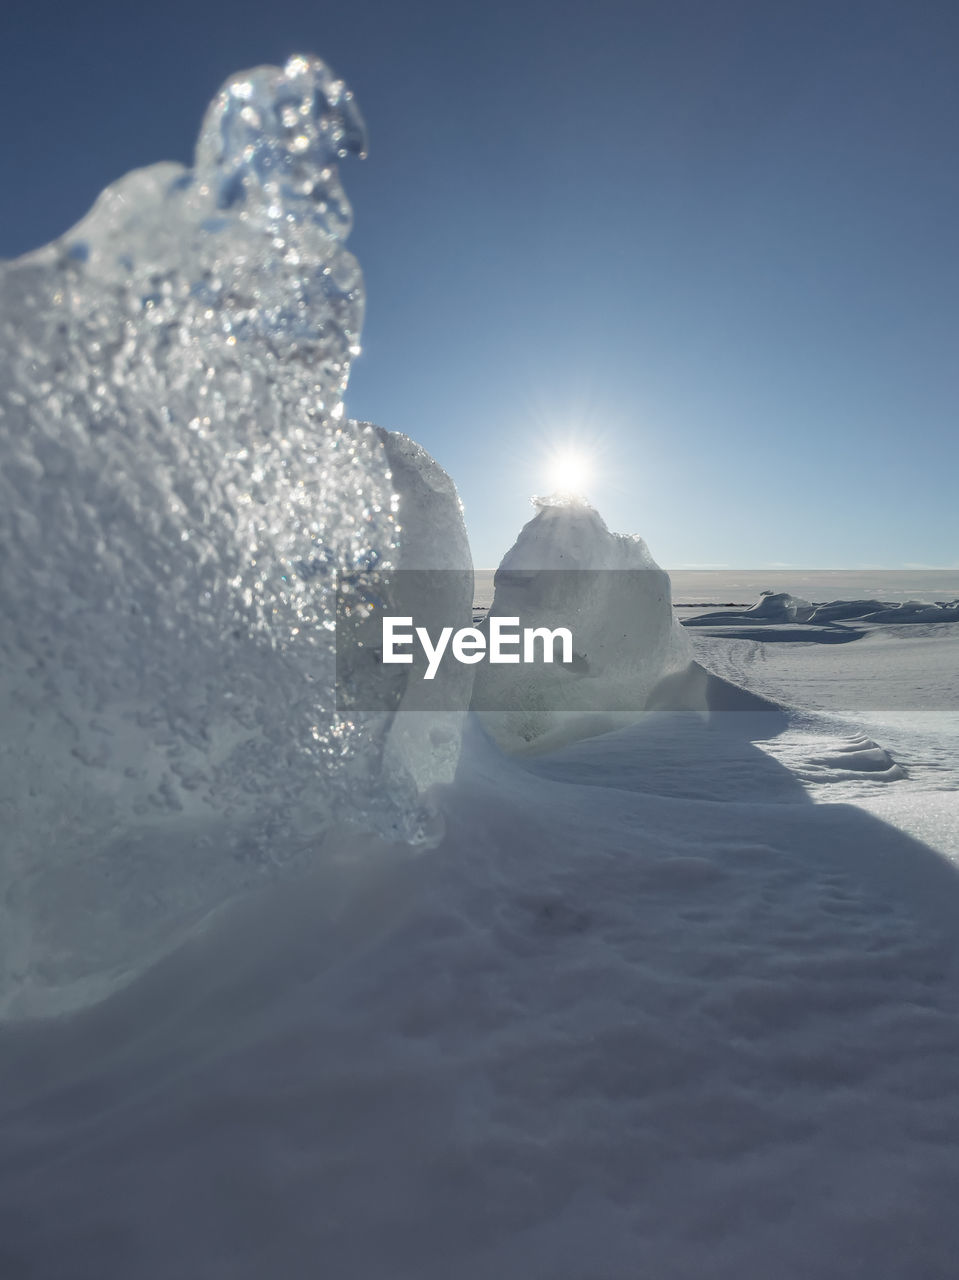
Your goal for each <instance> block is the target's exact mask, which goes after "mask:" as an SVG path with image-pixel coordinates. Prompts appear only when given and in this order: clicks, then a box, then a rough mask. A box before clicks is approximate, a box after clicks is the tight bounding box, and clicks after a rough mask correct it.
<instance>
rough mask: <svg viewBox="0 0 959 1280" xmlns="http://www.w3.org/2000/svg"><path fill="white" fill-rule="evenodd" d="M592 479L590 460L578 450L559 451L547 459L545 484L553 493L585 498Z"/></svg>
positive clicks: (592, 471)
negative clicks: (546, 483)
mask: <svg viewBox="0 0 959 1280" xmlns="http://www.w3.org/2000/svg"><path fill="white" fill-rule="evenodd" d="M593 477H594V467H593V463H592V459H591V458H589V457H588V456H587V455H586V454H585V453H583V452H582V451H581V450H579V449H560V450H557V451H556V452H555V453H553V454H552V455H551V457H550V459H549V465H548V469H547V482H548V484H549V487H550V490H551V491H552V492H554V493H572V494H576V495H577V496H579V497H582V496H585V493H586V490H587V489H588V488H589V486H590V485H591V484H592V482H593Z"/></svg>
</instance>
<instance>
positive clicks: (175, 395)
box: [0, 57, 468, 1007]
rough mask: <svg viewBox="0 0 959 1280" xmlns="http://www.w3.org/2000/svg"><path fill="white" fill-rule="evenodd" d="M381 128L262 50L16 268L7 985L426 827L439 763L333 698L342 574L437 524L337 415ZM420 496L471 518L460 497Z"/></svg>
mask: <svg viewBox="0 0 959 1280" xmlns="http://www.w3.org/2000/svg"><path fill="white" fill-rule="evenodd" d="M363 147H364V127H363V122H362V119H361V116H360V114H359V111H358V109H357V106H356V103H355V101H354V99H353V95H352V94H351V93H350V91H349V90H348V89H347V87H346V86H345V84H344V83H343V82H342V81H341V80H339V79H337V78H335V76H334V75H333V74H332V73H331V72H330V71H329V69H328V68H327V67H326V66H325V65H324V64H323V63H322V62H320V61H319V60H317V59H315V58H310V57H295V58H291V59H290V60H289V61H288V62H287V64H286V65H285V67H284V68H282V69H278V68H273V67H261V68H258V69H256V70H254V71H251V72H248V73H245V74H241V75H237V76H234V77H233V78H232V79H231V80H229V81H228V82H227V84H226V85H225V86H224V87H223V89H222V90H221V91H220V93H219V94H218V95H217V97H216V98H215V100H214V101H213V103H212V104H211V106H210V108H209V110H208V112H207V115H206V118H205V120H204V122H203V126H202V130H201V133H200V137H199V141H198V144H197V149H196V157H195V163H194V166H193V168H192V169H187V168H184V167H182V166H180V165H175V164H158V165H154V166H152V167H151V168H148V169H143V170H139V171H137V172H134V173H131V174H128V175H127V176H126V177H125V178H122V179H121V180H120V181H119V182H117V183H116V184H115V185H113V186H111V187H110V188H109V189H108V190H106V191H105V192H104V193H103V194H102V195H101V196H100V198H99V200H98V201H97V203H96V205H95V206H94V208H93V209H92V211H91V212H90V213H89V215H88V216H87V217H86V218H85V219H84V220H83V221H82V222H81V223H80V224H79V225H78V226H77V227H76V228H74V229H73V230H72V231H71V232H69V233H68V234H67V235H65V236H64V237H63V238H62V239H60V240H58V241H57V242H55V243H53V244H52V245H49V246H47V247H46V248H44V249H41V250H39V251H37V252H35V253H32V254H29V255H27V256H26V257H24V258H21V259H19V260H17V261H14V262H12V263H9V264H6V265H5V266H3V267H2V268H0V545H2V548H3V558H2V560H0V593H2V599H3V614H2V617H0V657H2V674H0V726H2V729H0V776H2V779H3V781H2V788H3V789H2V791H0V818H2V821H3V826H4V831H5V841H4V854H3V860H2V863H0V902H3V904H4V906H3V908H2V918H0V1004H2V1002H3V1001H4V1000H5V999H7V998H9V996H10V993H11V992H12V991H14V990H17V989H19V990H20V991H21V992H22V993H24V992H25V993H30V992H33V993H37V992H39V991H44V990H45V991H49V992H56V991H59V992H60V995H59V996H54V995H51V996H50V1000H51V1001H53V1002H54V1003H55V1002H56V1000H62V1002H64V1003H71V1002H76V1001H78V1000H82V999H85V998H87V997H88V995H89V994H90V991H92V990H94V989H99V986H98V984H99V983H100V979H102V978H103V975H117V974H120V973H123V972H126V971H127V970H128V969H129V968H130V967H131V966H135V965H136V964H138V963H141V962H142V961H144V960H145V959H146V958H148V957H149V955H150V953H151V950H155V949H156V948H157V947H162V946H163V945H164V944H165V942H166V941H167V939H168V938H169V936H170V933H171V930H175V929H176V928H180V927H181V926H182V925H183V924H184V922H189V921H190V920H192V919H195V918H197V917H198V916H200V915H202V914H203V913H205V912H206V911H207V910H208V909H209V908H210V907H211V906H212V905H214V904H217V903H219V902H221V901H223V900H224V898H225V897H227V896H228V895H229V894H230V893H231V892H233V891H234V890H236V889H237V888H238V887H240V886H243V885H245V884H248V883H256V882H258V881H259V880H260V879H262V878H263V876H264V875H272V874H274V873H275V872H276V870H277V868H278V866H280V865H281V864H283V863H286V862H295V861H297V860H301V861H303V860H306V861H308V860H309V859H310V858H312V857H314V856H315V848H316V839H317V837H318V835H319V834H321V833H322V832H323V831H324V830H327V829H328V828H329V825H330V824H331V823H333V822H336V821H339V820H340V819H341V818H355V817H356V816H357V815H359V816H360V817H361V818H362V819H363V820H364V821H365V822H367V823H369V824H370V825H372V826H375V827H377V828H378V829H379V830H381V831H386V832H387V833H389V834H392V835H396V836H398V837H400V838H403V839H407V840H413V841H415V840H417V839H419V838H421V837H422V836H423V834H424V831H425V830H426V829H428V828H429V827H430V822H431V819H430V817H429V814H428V813H427V814H426V815H425V816H424V813H423V811H422V807H421V804H420V792H421V790H422V788H423V787H424V786H426V785H428V783H429V782H430V781H431V780H432V779H433V776H434V775H433V771H432V765H431V762H430V760H426V761H425V762H424V761H423V760H415V761H412V762H409V761H404V760H403V758H402V753H400V752H398V751H397V750H396V748H395V745H394V747H393V748H390V747H389V744H388V741H387V739H388V729H389V726H390V723H391V720H392V717H390V716H379V717H372V716H366V717H353V718H349V717H347V716H344V715H338V714H336V712H335V709H334V702H333V680H334V657H335V655H334V644H333V626H334V622H333V619H334V603H335V599H334V583H335V579H336V578H337V576H338V579H339V583H340V585H341V588H344V589H345V590H347V591H348V590H349V583H350V581H351V579H352V575H354V574H357V573H360V572H365V571H369V570H371V569H384V570H388V569H389V568H390V567H391V566H392V565H394V564H395V563H396V562H397V558H398V557H399V556H400V555H401V553H402V544H403V539H404V536H406V537H407V538H411V537H413V536H414V534H415V530H416V525H417V521H418V520H419V519H420V518H421V517H420V513H419V511H418V508H417V504H416V502H414V501H410V502H409V503H408V504H407V508H408V509H407V508H404V505H403V492H402V489H403V486H400V485H398V484H396V483H394V480H393V478H392V476H391V471H390V458H391V453H392V454H394V455H395V449H393V448H392V447H391V446H390V445H389V443H388V442H385V441H384V438H383V437H382V436H381V435H380V434H378V433H377V431H376V430H375V429H373V428H371V427H370V426H369V425H366V424H360V423H354V422H351V421H349V420H347V419H346V418H345V416H344V414H343V403H342V395H343V392H344V389H345V387H346V383H347V377H348V373H349V368H350V361H351V359H352V357H353V356H354V355H355V354H356V353H357V352H358V350H359V345H358V344H359V335H360V326H361V322H362V317H363V305H364V294H363V283H362V276H361V273H360V269H359V266H358V264H357V262H356V260H355V258H354V257H353V256H352V255H351V254H350V253H349V252H348V251H347V250H346V249H345V248H344V243H343V242H344V240H345V239H346V237H347V235H348V233H349V230H350V225H351V210H350V205H349V202H348V200H347V198H346V195H345V194H344V191H343V188H342V186H341V184H340V179H339V176H338V172H337V161H338V160H340V159H342V158H344V157H346V156H348V155H350V154H361V153H362V151H363ZM430 464H431V460H428V459H426V458H424V457H420V456H417V457H416V458H414V457H413V456H412V455H410V456H409V457H408V459H407V465H406V468H405V472H404V474H405V475H406V482H405V487H406V490H407V491H408V492H409V491H410V490H411V486H412V483H413V482H412V479H411V477H412V476H414V475H415V474H416V473H417V470H418V469H419V471H421V472H423V473H424V474H426V473H429V474H432V475H434V476H435V472H436V471H437V470H438V469H436V468H435V466H434V467H432V470H431V465H430ZM447 483H448V482H447ZM441 487H442V486H441ZM430 520H431V521H433V522H434V523H435V528H434V532H435V535H436V537H437V538H438V539H445V540H446V541H447V542H451V541H453V540H455V539H456V538H457V537H459V538H463V537H464V535H463V533H462V517H461V514H460V509H459V505H458V502H457V501H456V499H455V494H451V493H450V492H444V493H442V494H439V495H438V496H437V499H436V502H435V503H434V506H433V509H432V510H431V511H430ZM404 531H405V534H404ZM416 536H418V537H419V538H420V540H422V538H423V537H425V536H426V535H425V534H423V533H422V532H421V533H420V534H419V535H416ZM466 591H467V597H468V587H467V588H466ZM357 607H358V608H362V600H359V599H358V601H357ZM467 607H468V602H467ZM400 693H401V691H400ZM398 698H399V694H398ZM455 753H456V744H455V742H450V741H446V742H445V745H444V747H443V750H442V752H440V753H439V756H438V769H439V773H438V776H440V777H445V776H448V773H449V770H450V761H451V760H452V759H454V757H455ZM385 759H386V764H387V767H386V770H385V772H384V760H385ZM408 766H409V767H408ZM97 975H99V977H97ZM30 1000H31V997H29V994H28V995H24V997H23V1000H22V1001H21V1004H24V1007H26V1006H30ZM31 1007H32V1006H31Z"/></svg>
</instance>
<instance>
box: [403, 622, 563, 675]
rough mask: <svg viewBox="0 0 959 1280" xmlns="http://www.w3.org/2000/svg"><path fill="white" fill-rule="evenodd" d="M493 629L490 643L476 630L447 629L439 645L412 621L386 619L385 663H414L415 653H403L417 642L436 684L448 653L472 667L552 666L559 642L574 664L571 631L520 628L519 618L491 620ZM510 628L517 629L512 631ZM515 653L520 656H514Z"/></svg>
mask: <svg viewBox="0 0 959 1280" xmlns="http://www.w3.org/2000/svg"><path fill="white" fill-rule="evenodd" d="M486 621H487V624H488V626H489V643H488V644H487V637H486V635H485V634H484V632H482V631H480V630H478V628H476V627H461V628H460V630H459V631H454V630H453V628H452V627H443V629H442V630H441V631H440V633H439V636H438V638H437V640H436V643H435V644H434V643H433V639H432V637H431V636H430V633H429V631H428V629H427V628H426V627H414V626H413V619H412V618H390V617H385V618H384V619H383V661H384V662H390V663H392V662H406V663H411V662H412V661H413V654H412V653H400V652H399V649H406V648H411V647H412V645H413V641H414V636H415V639H416V640H418V641H419V643H420V646H421V647H422V649H423V652H424V654H425V655H426V661H427V667H426V674H425V675H424V677H423V678H424V680H432V679H433V677H434V676H435V675H436V673H437V671H438V670H439V667H440V663H441V662H442V661H443V656H444V654H445V653H446V651H447V649H449V651H450V652H451V653H452V655H453V657H454V658H455V660H456V661H457V662H462V663H464V664H465V665H467V666H472V664H473V663H475V662H482V661H483V660H484V658H485V659H486V660H487V661H489V662H503V663H518V662H527V663H534V662H552V661H553V654H554V652H555V649H556V642H557V640H558V641H559V643H560V645H561V649H562V657H561V658H560V659H559V660H560V662H572V661H573V635H572V632H571V631H570V630H569V629H568V628H567V627H556V628H555V629H554V630H552V631H551V630H550V629H549V627H524V628H523V630H522V631H520V630H518V628H519V618H493V617H490V618H487V620H486ZM510 628H513V629H512V630H510ZM537 641H540V642H541V643H540V646H539V657H537V652H536V651H537V643H536V642H537ZM513 649H515V650H516V652H515V653H514V652H512V650H513Z"/></svg>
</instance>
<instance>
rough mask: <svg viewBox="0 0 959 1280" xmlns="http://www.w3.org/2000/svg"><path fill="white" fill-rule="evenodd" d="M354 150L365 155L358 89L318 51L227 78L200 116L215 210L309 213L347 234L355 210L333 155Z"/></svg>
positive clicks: (201, 178)
mask: <svg viewBox="0 0 959 1280" xmlns="http://www.w3.org/2000/svg"><path fill="white" fill-rule="evenodd" d="M351 154H352V155H359V156H364V155H365V154H366V126H365V124H364V123H363V117H362V115H361V114H360V110H359V107H358V106H357V105H356V101H355V99H354V97H353V94H352V93H351V92H350V90H349V89H348V88H347V87H346V85H345V83H344V82H343V81H342V80H340V79H338V78H337V77H336V76H335V75H334V74H333V72H332V71H331V70H330V69H329V67H328V66H327V65H326V64H325V63H324V62H322V61H321V60H320V59H319V58H316V57H312V56H309V55H302V54H299V55H296V56H294V57H292V58H289V59H288V60H287V62H286V65H285V66H284V67H282V68H280V67H257V68H255V69H254V70H252V71H246V72H241V73H239V74H237V75H234V76H231V77H230V79H229V80H227V82H226V83H225V84H224V85H223V87H222V89H221V90H220V92H219V93H218V94H217V95H216V97H215V98H214V99H213V102H212V103H211V104H210V107H209V109H208V111H207V114H206V117H205V119H204V121H203V127H202V129H201V131H200V136H199V139H198V142H197V149H196V162H195V174H196V179H197V182H198V183H199V184H200V188H201V190H203V191H204V192H209V194H210V195H212V197H213V202H214V204H215V206H216V208H218V209H221V210H227V209H232V210H235V209H237V208H242V209H243V210H244V212H245V213H246V214H247V216H249V217H251V218H253V219H255V220H257V221H261V220H264V221H267V222H277V223H281V222H288V223H289V222H301V221H304V220H308V221H310V222H312V223H313V224H315V225H317V226H319V227H321V228H322V230H324V231H325V232H326V233H327V234H328V235H330V236H332V237H333V238H335V239H343V238H344V237H345V236H346V235H348V234H349V230H350V226H351V223H352V211H351V209H350V205H349V202H348V200H347V199H346V195H345V193H344V191H343V188H342V187H341V186H340V182H339V178H338V177H337V173H336V165H335V162H336V161H337V160H342V159H344V158H345V157H346V156H347V155H351Z"/></svg>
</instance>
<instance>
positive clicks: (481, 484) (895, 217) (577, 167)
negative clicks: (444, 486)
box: [0, 0, 959, 568]
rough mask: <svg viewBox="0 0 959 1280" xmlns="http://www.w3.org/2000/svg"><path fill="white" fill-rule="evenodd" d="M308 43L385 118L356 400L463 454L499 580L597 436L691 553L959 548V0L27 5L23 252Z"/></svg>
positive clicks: (359, 180) (464, 489)
mask: <svg viewBox="0 0 959 1280" xmlns="http://www.w3.org/2000/svg"><path fill="white" fill-rule="evenodd" d="M296 51H306V52H315V53H318V54H319V55H320V56H321V57H324V58H325V59H326V60H327V61H328V62H329V63H330V64H331V65H332V66H333V67H334V68H335V69H336V70H337V72H338V73H339V74H341V75H342V76H344V77H345V79H346V80H347V81H348V82H349V83H350V85H351V87H352V88H353V89H354V91H355V92H356V95H357V98H358V100H359V102H360V105H361V107H362V109H363V112H364V114H365V116H366V119H367V123H368V125H369V130H370V141H371V149H370V158H369V160H367V161H366V162H365V163H362V164H361V163H359V162H349V163H348V164H347V165H346V166H345V171H344V179H345V182H346V186H347V189H348V191H349V194H350V196H351V198H352V200H353V203H354V207H355V210H356V229H355V232H354V235H353V238H352V240H351V242H350V243H351V247H352V248H353V250H354V251H355V252H356V254H357V255H358V257H359V258H360V261H361V262H362V264H363V268H364V272H365V275H366V282H367V295H368V304H367V323H366V329H365V334H364V352H363V355H362V356H361V357H360V359H359V360H358V361H357V363H356V365H355V368H354V373H353V377H352V380H351V385H350V390H349V393H348V396H347V410H348V412H349V413H350V414H351V415H352V416H355V417H361V418H369V419H372V420H374V421H376V422H378V423H380V424H381V425H383V426H386V427H389V428H392V429H395V430H401V431H405V432H407V433H409V434H410V435H411V436H413V437H414V438H415V439H417V440H419V441H420V442H421V443H422V444H423V445H425V446H426V447H427V448H428V449H429V450H430V451H431V452H432V453H433V454H434V455H435V457H436V458H437V459H438V460H439V461H440V462H441V463H442V464H443V465H444V466H446V467H447V469H448V470H449V471H450V472H451V474H452V475H453V477H454V479H455V480H456V482H457V484H458V486H459V489H460V492H461V494H462V496H463V499H464V502H465V504H466V514H467V523H468V526H469V529H470V534H471V538H472V541H473V548H474V556H475V559H476V563H477V564H478V565H493V564H495V563H496V562H497V561H498V560H499V558H500V556H501V555H502V552H503V551H504V550H505V549H506V547H507V546H508V545H509V544H510V543H511V542H512V540H513V538H514V536H515V534H516V532H517V531H518V529H519V527H520V526H521V525H522V523H523V522H524V521H525V520H526V519H527V518H528V517H529V515H530V514H531V509H530V507H529V502H528V497H529V495H530V494H531V493H533V492H542V491H543V490H544V489H546V488H547V487H548V457H549V454H550V451H551V450H553V449H555V448H556V447H558V446H560V445H562V444H563V443H564V442H574V443H576V444H577V445H578V447H579V448H580V449H581V450H582V451H583V452H587V453H591V454H594V455H595V460H596V468H597V475H596V477H595V479H594V481H593V483H592V484H591V485H589V486H588V489H587V492H588V496H590V497H591V498H592V499H593V501H594V502H595V504H596V505H597V506H598V507H599V509H600V510H601V511H602V512H603V514H604V516H605V517H606V519H607V522H608V523H609V524H610V526H611V527H612V528H614V529H617V530H619V531H622V532H633V533H640V534H642V535H643V536H644V537H645V538H646V539H647V541H648V542H649V544H650V547H651V549H652V551H653V553H654V555H655V556H656V557H657V559H659V561H660V562H661V563H663V564H664V565H666V566H668V567H681V566H690V565H728V566H731V567H739V568H747V567H762V566H765V565H771V564H787V565H794V566H799V567H824V568H828V567H833V568H842V567H863V566H875V567H900V566H904V565H913V564H914V565H929V566H947V565H959V517H957V515H956V509H957V505H959V504H957V498H956V483H957V476H959V251H957V233H956V228H957V227H959V166H957V164H956V139H957V126H959V6H957V5H956V4H954V3H931V2H925V3H924V2H923V0H918V2H913V3H906V2H905V0H901V2H899V3H885V2H884V0H830V3H819V2H818V0H796V2H792V0H789V2H784V3H780V2H778V0H668V2H659V0H656V2H655V3H644V2H643V0H632V2H630V3H618V2H611V0H597V2H596V3H592V4H588V5H587V4H585V3H576V4H571V3H564V2H563V0H551V2H545V0H527V2H525V3H524V0H513V2H512V3H504V2H503V0H486V2H485V3H456V2H455V0H445V2H442V3H441V2H439V0H428V2H427V0H390V2H386V0H350V2H349V3H346V4H342V5H339V6H336V5H333V4H317V3H305V2H302V0H271V2H270V3H263V0H259V3H248V2H247V0H231V2H230V3H225V2H219V0H218V2H215V3H204V2H203V0H196V2H195V3H190V4H186V3H182V2H181V0H168V2H167V3H164V4H163V5H149V6H141V5H133V4H130V3H127V4H122V5H121V4H115V3H97V2H96V0H91V2H90V3H86V4H83V5H75V6H67V5H64V4H62V3H57V4H49V3H45V2H43V0H40V2H38V3H20V2H19V0H13V2H12V3H10V4H8V5H7V6H5V8H4V11H3V14H2V16H0V71H2V74H0V103H2V109H3V118H4V120H5V121H6V128H5V130H4V138H3V142H2V144H0V150H2V155H3V173H4V175H5V180H4V182H3V184H2V185H0V255H3V256H12V255H14V254H17V253H20V252H22V251H24V250H26V249H29V248H32V247H34V246H36V245H37V244H40V243H43V242H44V241H46V240H49V239H51V238H53V237H54V236H55V235H57V234H59V233H61V232H62V231H64V230H66V229H67V228H68V227H69V226H70V225H72V224H73V223H74V222H76V220H77V219H78V218H79V217H80V216H81V215H82V214H83V212H84V211H85V210H86V208H87V207H89V205H90V204H91V203H92V201H93V199H94V198H95V196H96V195H97V193H98V192H99V190H100V189H101V188H102V187H103V186H105V185H106V184H107V183H108V182H109V181H111V180H112V179H113V178H115V177H117V176H119V175H120V174H121V173H123V172H125V171H127V170H128V169H130V168H134V167H137V166H139V165H143V164H148V163H152V162H153V161H156V160H161V159H175V160H182V161H185V162H188V161H189V159H190V157H191V153H192V147H193V141H194V138H195V134H196V130H197V128H198V126H199V121H200V118H201V116H202V113H203V110H204V108H205V105H206V103H207V101H208V100H209V99H210V97H212V95H213V93H214V92H215V90H216V89H217V88H218V87H219V84H220V83H221V81H222V80H223V79H224V78H225V77H226V76H227V75H228V74H229V73H231V72H232V71H235V70H240V69H243V68H246V67H249V66H254V65H256V64H257V63H262V62H280V61H283V60H284V59H285V57H286V56H287V55H288V54H290V53H292V52H296Z"/></svg>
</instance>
